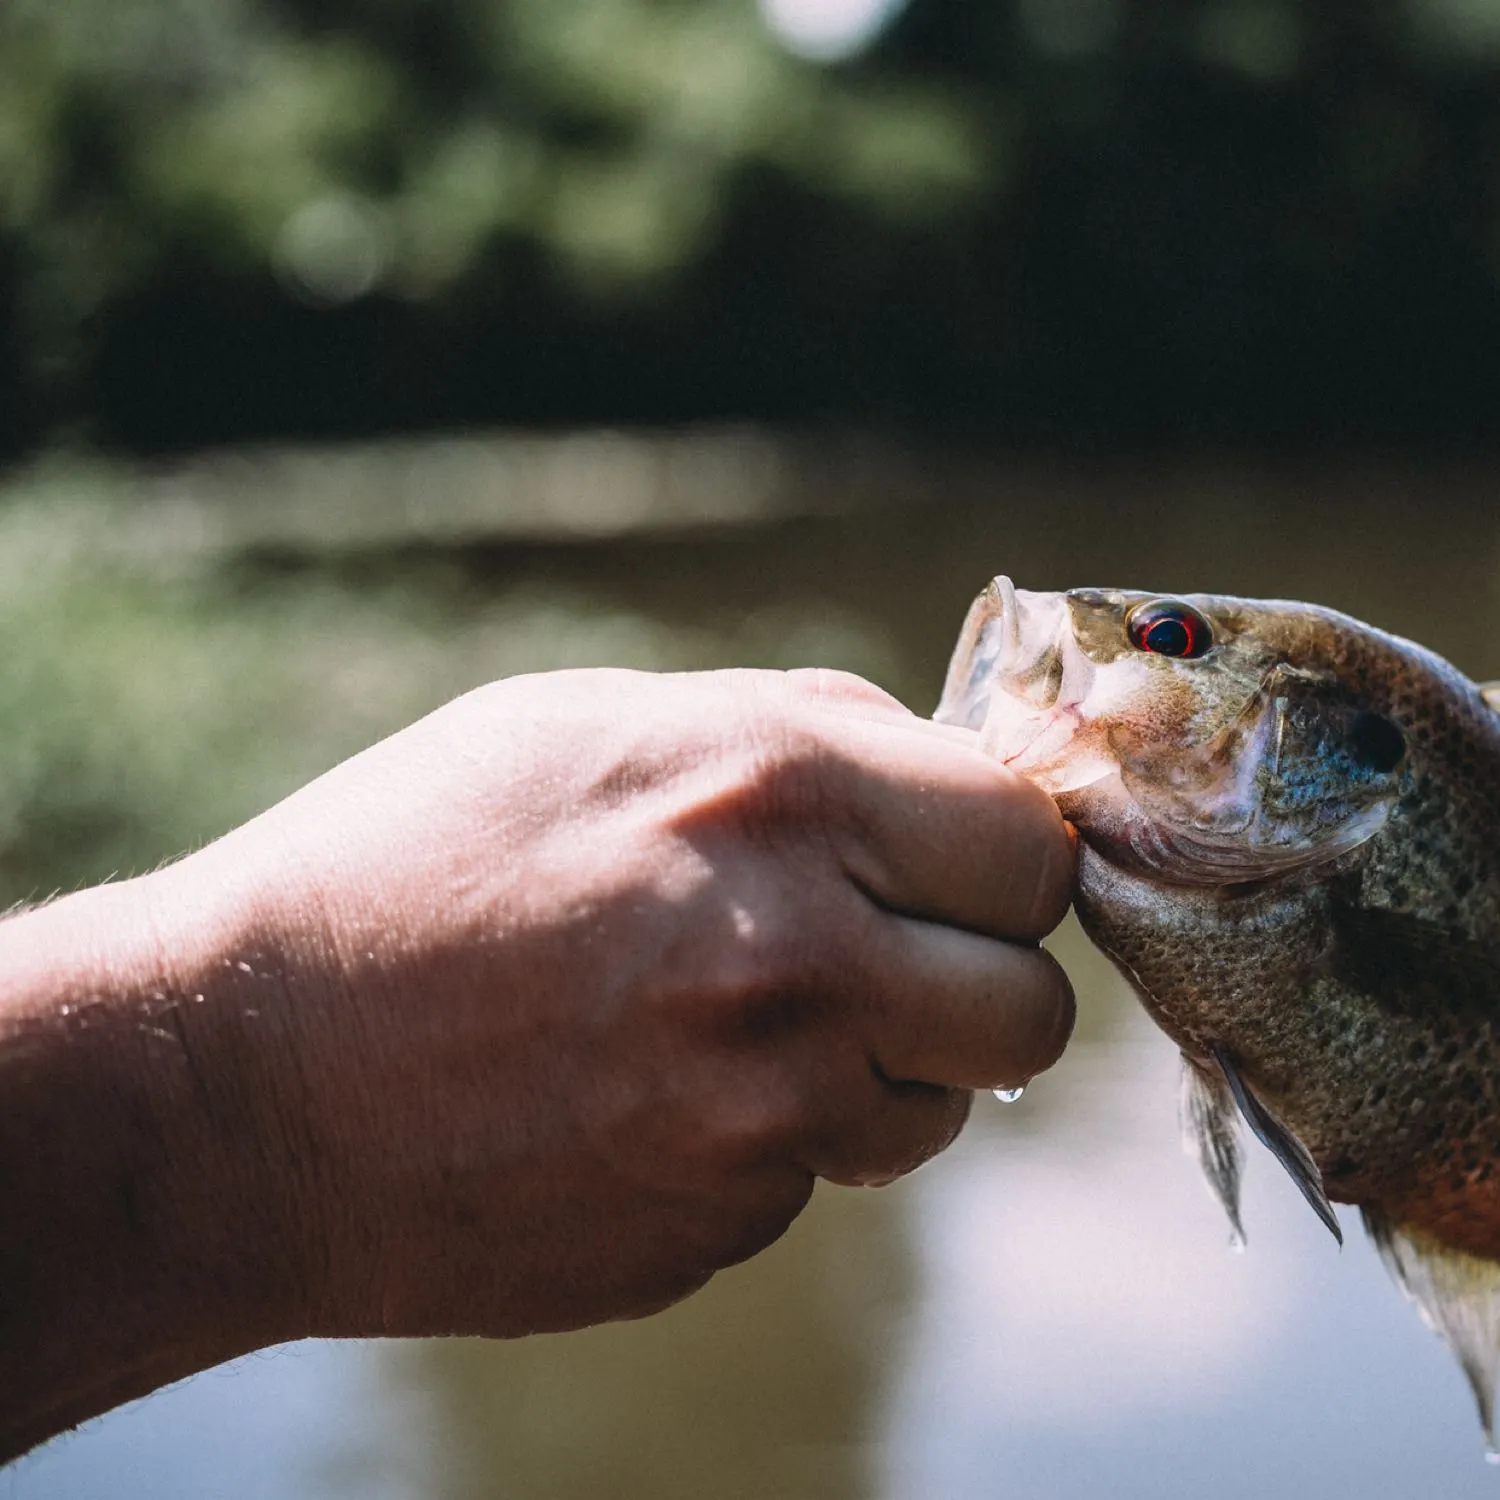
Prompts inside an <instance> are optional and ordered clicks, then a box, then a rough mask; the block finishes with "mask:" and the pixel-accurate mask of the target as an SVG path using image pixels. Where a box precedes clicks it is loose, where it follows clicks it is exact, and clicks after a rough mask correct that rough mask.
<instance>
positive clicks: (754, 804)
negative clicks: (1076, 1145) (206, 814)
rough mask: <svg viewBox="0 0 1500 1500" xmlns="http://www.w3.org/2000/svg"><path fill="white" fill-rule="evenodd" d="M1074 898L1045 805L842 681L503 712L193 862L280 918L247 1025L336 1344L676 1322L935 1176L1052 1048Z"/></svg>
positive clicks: (819, 675) (565, 697) (745, 682)
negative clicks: (852, 1204)
mask: <svg viewBox="0 0 1500 1500" xmlns="http://www.w3.org/2000/svg"><path fill="white" fill-rule="evenodd" d="M194 867H196V868H194ZM1071 876H1072V849H1071V846H1070V844H1069V841H1068V839H1067V837H1066V835H1065V833H1064V829H1063V825H1062V823H1061V821H1060V819H1059V817H1058V815H1057V813H1056V811H1055V809H1054V807H1053V805H1052V803H1051V802H1050V801H1049V800H1048V799H1047V798H1046V797H1044V796H1043V795H1041V794H1040V793H1038V792H1036V791H1035V790H1034V789H1033V788H1032V787H1031V786H1030V785H1029V784H1027V783H1026V782H1024V781H1022V780H1020V779H1019V778H1017V777H1014V776H1013V775H1011V774H1010V773H1008V772H1007V771H1005V770H1004V768H1003V767H1000V766H998V765H996V764H995V763H994V762H992V761H990V760H988V759H987V758H986V757H984V756H983V755H982V754H981V753H980V752H979V751H978V749H977V748H976V747H975V745H974V743H973V740H972V738H971V737H970V736H969V735H968V734H967V733H965V732H963V731H957V730H953V729H949V728H944V727H940V726H937V725H934V724H931V723H929V722H927V721H925V720H921V719H918V718H916V717H914V716H913V715H911V714H910V713H909V712H907V710H905V709H904V708H902V707H901V706H900V705H899V704H898V703H896V702H895V700H893V699H891V698H889V697H888V696H887V695H885V694H884V693H882V692H880V691H879V690H878V689H875V688H872V687H870V686H869V685H868V684H866V683H863V682H861V681H860V680H858V679H856V678H851V677H846V676H843V675H840V674H832V673H823V672H798V673H790V674H780V673H753V672H732V673H718V674H711V675H699V676H675V677H655V676H649V675H643V674H634V673H626V672H607V671H591V672H574V673H560V674H554V675H548V676H539V677H530V678H519V679H512V680H510V681H506V682H501V683H498V684H495V685H493V686H490V687H487V688H483V689H480V690H479V691H478V692H475V693H472V694H469V695H468V696H466V697H464V698H462V699H459V700H458V701H457V702H455V703H453V704H450V705H449V706H448V707H446V708H444V709H442V710H440V711H439V712H437V713H436V714H434V715H432V716H431V717H429V718H427V719H425V720H423V721H422V722H421V723H419V724H417V725H415V726H413V727H412V728H410V729H408V730H406V731H405V732H403V733H401V734H398V735H396V736H394V737H393V738H391V739H389V740H387V741H385V742H383V743H382V744H380V745H377V746H376V747H374V748H373V749H372V750H370V751H368V752H366V753H365V754H363V755H360V756H358V757H356V758H355V759H354V760H352V761H350V762H348V763H346V764H345V765H343V766H340V767H339V768H337V769H336V770H335V771H333V772H332V773H330V774H329V775H328V776H326V777H324V778H322V779H321V780H319V781H318V782H315V783H314V784H312V785H311V786H309V787H307V788H305V789H304V790H303V791H301V792H299V793H298V794H296V795H295V796H293V797H292V798H290V799H288V800H287V801H286V802H284V803H282V804H281V805H279V806H278V807H276V808H274V809H273V810H272V811H271V812H269V813H267V814H266V815H265V816H263V817H262V818H260V819H258V820H256V821H255V822H254V823H252V824H250V825H248V826H247V827H246V828H244V829H242V830H240V831H239V832H238V833H236V834H235V835H233V836H231V837H230V838H229V839H226V840H224V841H222V842H221V843H220V844H218V845H215V846H212V847H211V848H210V849H208V850H205V851H203V852H202V853H201V854H199V855H196V856H194V857H193V858H192V859H190V860H188V861H186V862H185V863H184V864H183V865H181V866H179V867H177V879H178V880H181V879H183V878H190V879H192V880H193V881H194V882H195V884H196V885H197V886H198V887H199V889H203V888H205V886H206V887H207V888H208V889H215V888H219V889H222V890H224V891H226V892H234V893H244V892H247V891H251V890H253V891H255V892H256V896H255V898H254V899H255V900H256V901H257V904H258V905H259V908H260V910H261V913H262V916H261V935H260V936H259V937H258V941H257V943H256V945H255V946H256V949H257V951H256V952H255V953H254V954H252V955H251V956H250V962H251V964H252V966H253V968H254V970H255V972H256V973H257V974H258V975H260V974H264V975H265V976H267V977H266V978H265V980H264V981H262V982H261V983H260V984H259V986H258V989H259V990H261V991H264V992H265V993H262V994H259V997H258V999H257V1001H256V1005H255V1007H254V1008H255V1009H256V1010H257V1011H258V1012H259V1014H258V1016H257V1017H256V1018H255V1020H254V1022H253V1024H251V1023H247V1022H246V1021H245V1020H244V1018H243V1015H241V1016H239V1017H238V1018H237V1019H236V1020H235V1021H234V1026H235V1028H236V1029H241V1028H244V1027H245V1026H247V1025H250V1029H251V1030H252V1031H253V1032H254V1033H255V1034H256V1035H259V1036H266V1035H276V1034H280V1036H281V1039H282V1041H281V1044H282V1045H283V1046H285V1047H287V1048H289V1049H290V1048H295V1050H296V1052H297V1054H298V1056H297V1059H296V1064H295V1066H293V1065H292V1060H291V1059H290V1058H288V1059H287V1060H286V1061H287V1066H286V1067H285V1068H282V1069H277V1070H273V1072H272V1074H271V1075H270V1076H271V1077H272V1078H273V1079H274V1081H275V1087H274V1090H273V1091H272V1093H271V1095H270V1097H269V1098H268V1101H267V1102H268V1105H269V1106H270V1108H271V1109H272V1110H273V1111H274V1118H273V1121H272V1134H273V1138H276V1139H280V1140H284V1141H287V1142H296V1143H300V1144H299V1146H298V1149H297V1150H296V1152H295V1154H294V1155H293V1156H292V1157H291V1158H290V1159H288V1160H285V1161H284V1162H282V1163H281V1164H280V1166H279V1168H278V1170H279V1171H280V1172H282V1173H285V1174H288V1176H287V1179H286V1181H287V1183H288V1184H289V1185H292V1190H291V1192H290V1197H289V1203H290V1204H291V1205H292V1207H293V1209H294V1211H295V1212H296V1213H297V1214H299V1215H301V1216H302V1219H303V1223H302V1227H301V1230H300V1234H301V1237H302V1238H303V1239H304V1240H305V1242H306V1245H305V1248H306V1252H307V1264H309V1265H313V1266H316V1267H318V1268H320V1274H318V1275H316V1276H313V1277H311V1278H310V1281H309V1286H308V1290H309V1292H310V1293H311V1307H310V1309H309V1313H310V1316H311V1318H312V1319H313V1322H314V1324H315V1327H316V1330H317V1331H321V1332H327V1333H339V1334H351V1333H357V1334H376V1333H379V1334H418V1333H434V1332H464V1333H488V1334H515V1333H525V1332H531V1331H535V1330H542V1329H558V1328H565V1327H572V1326H577V1325H582V1324H587V1323H592V1322H597V1321H600V1320H603V1319H608V1318H616V1317H622V1316H631V1315H637V1314H641V1313H645V1312H649V1311H652V1310H654V1309H657V1308H660V1307H662V1306H664V1305H666V1304H668V1303H670V1302H672V1301H674V1300H676V1299H677V1298H679V1297H681V1296H683V1295H685V1294H686V1293H687V1292H689V1291H691V1290H692V1289H694V1288H695V1287H697V1286H699V1285H701V1284H702V1283H703V1282H704V1281H705V1280H707V1278H708V1277H709V1276H710V1275H711V1274H712V1273H713V1272H714V1271H715V1270H717V1269H718V1268H720V1267H722V1266H726V1265H728V1264H730V1263H732V1262H734V1261H738V1260H740V1259H742V1258H744V1257H746V1256H748V1255H750V1254H753V1253H754V1252H755V1251H757V1250H759V1249H761V1248H762V1247H764V1246H765V1245H766V1244H768V1243H769V1242H771V1241H772V1240H774V1239H775V1238H776V1237H777V1236H778V1235H779V1234H781V1233H782V1231H783V1230H784V1229H785V1228H786V1227H787V1225H788V1224H789V1223H790V1221H791V1220H792V1219H793V1217H794V1216H795V1215H796V1214H797V1212H798V1211H799V1210H800V1209H801V1208H802V1206H803V1204H804V1203H805V1202H806V1200H807V1197H808V1195H809V1193H810V1192H811V1190H812V1184H813V1180H814V1178H815V1177H819V1176H821V1177H826V1178H828V1179H830V1180H831V1181H834V1182H841V1183H873V1182H881V1181H886V1180H889V1179H891V1178H893V1177H895V1176H897V1175H899V1174H901V1173H903V1172H906V1171H908V1170H910V1169H911V1168H912V1167H914V1166H916V1165H917V1164H918V1163H920V1162H921V1161H923V1160H925V1159H926V1158H927V1157H929V1156H931V1155H932V1154H933V1153H934V1152H936V1151H938V1150H940V1149H941V1148H942V1147H943V1146H944V1145H946V1144H947V1143H948V1142H949V1141H950V1140H951V1139H952V1138H953V1136H954V1135H955V1134H956V1133H957V1131H958V1129H959V1127H960V1126H961V1124H962V1122H963V1120H964V1118H965V1115H966V1113H967V1110H968V1105H969V1094H968V1092H967V1090H969V1089H971V1088H976V1087H987V1086H994V1085H1015V1084H1018V1083H1021V1082H1023V1081H1025V1080H1026V1079H1027V1078H1029V1077H1030V1076H1031V1075H1032V1074H1034V1073H1036V1072H1039V1071H1040V1070H1041V1069H1043V1068H1045V1067H1047V1066H1049V1065H1050V1064H1051V1063H1052V1062H1053V1061H1054V1060H1055V1059H1056V1057H1057V1056H1058V1054H1059V1052H1060V1051H1061V1049H1062V1046H1063V1044H1064V1041H1065V1039H1066V1037H1067V1035H1068V1033H1069V1030H1070V1028H1071V1024H1072V999H1071V994H1070V991H1069V989H1068V986H1067V982H1066V980H1065V979H1064V977H1063V975H1062V972H1061V970H1060V969H1059V968H1058V967H1057V965H1056V964H1055V963H1054V961H1053V960H1052V959H1051V958H1050V957H1049V956H1048V955H1046V954H1045V953H1043V952H1042V951H1041V950H1040V949H1038V948H1037V947H1036V946H1035V944H1036V941H1037V940H1038V939H1039V938H1040V937H1041V936H1042V935H1043V934H1044V933H1045V932H1047V931H1048V930H1050V929H1051V928H1052V927H1053V926H1054V925H1055V923H1056V922H1057V921H1058V920H1059V919H1060V918H1061V916H1062V913H1063V911H1064V909H1065V907H1066V904H1067V900H1068V895H1069V891H1070V887H1071ZM268 893H269V894H268ZM232 899H234V900H237V901H243V900H245V899H247V898H246V897H245V896H244V895H242V894H240V895H235V896H233V897H232ZM256 992H257V986H255V985H252V984H251V983H250V982H248V981H245V982H241V983H240V984H238V985H237V986H236V987H235V990H234V993H235V997H236V998H235V1000H234V1001H233V1004H234V1005H237V1006H239V1007H240V1008H241V1011H243V1009H244V1008H246V1007H248V1005H249V1001H248V999H247V998H246V997H247V996H248V995H253V994H256ZM209 1019H211V1018H208V1017H205V1018H204V1020H205V1021H208V1020H209ZM246 1045H248V1043H246ZM226 1066H232V1064H226ZM210 1087H212V1083H210Z"/></svg>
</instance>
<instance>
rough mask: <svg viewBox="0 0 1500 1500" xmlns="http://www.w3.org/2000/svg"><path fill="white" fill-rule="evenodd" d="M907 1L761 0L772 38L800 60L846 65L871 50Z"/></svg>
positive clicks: (762, 14) (761, 10) (763, 15)
mask: <svg viewBox="0 0 1500 1500" xmlns="http://www.w3.org/2000/svg"><path fill="white" fill-rule="evenodd" d="M905 5H906V0H760V14H761V19H762V20H763V21H764V22H765V24H766V26H767V28H768V29H769V30H770V32H771V34H772V36H774V37H775V38H776V40H777V41H778V42H780V43H781V45H782V46H783V47H785V48H786V50H787V51H788V52H792V53H795V54H796V55H797V56H798V57H805V58H807V59H809V60H810V61H812V62H822V63H833V62H842V61H843V60H844V59H845V58H848V57H853V56H854V55H855V54H856V53H857V52H861V51H863V50H864V48H866V47H868V46H869V45H870V43H871V42H873V41H874V40H875V38H876V37H878V36H879V35H880V33H881V32H882V31H884V30H885V28H886V27H887V26H888V25H890V23H891V22H892V21H893V20H894V19H895V17H896V16H897V14H898V13H899V12H900V11H901V10H903V9H904V8H905Z"/></svg>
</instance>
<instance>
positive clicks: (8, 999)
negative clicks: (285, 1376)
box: [0, 856, 306, 1452]
mask: <svg viewBox="0 0 1500 1500" xmlns="http://www.w3.org/2000/svg"><path fill="white" fill-rule="evenodd" d="M196 858H197V857H196V856H195V857H194V859H196ZM207 874H208V872H207V871H206V870H205V869H204V868H203V867H202V866H199V865H195V864H194V861H193V860H188V861H184V862H183V863H182V864H181V865H178V866H174V867H171V868H169V869H166V870H162V871H160V872H157V873H156V874H153V875H150V876H146V877H143V878H141V879H138V880H132V881H125V882H121V883H118V884H114V885H109V886H104V887H100V888H97V889H94V890H89V891H84V892H80V893H79V894H78V895H76V896H71V897H67V898H65V899H63V900H61V901H58V902H55V903H53V904H52V905H50V906H48V907H45V908H42V909H40V910H37V911H34V912H29V913H25V914H22V915H20V916H18V917H14V918H12V919H10V920H8V921H6V922H5V923H3V924H0V1121H3V1128H0V1285H4V1286H5V1287H6V1289H7V1291H6V1296H5V1298H4V1299H3V1302H0V1309H3V1310H0V1320H3V1323H4V1325H5V1326H4V1328H3V1332H0V1411H3V1412H5V1413H6V1414H7V1416H6V1418H5V1419H4V1421H3V1425H0V1445H3V1448H4V1450H5V1451H6V1452H16V1451H20V1449H21V1448H24V1447H25V1446H28V1445H29V1444H30V1443H31V1442H34V1441H39V1440H41V1439H42V1438H44V1437H46V1436H48V1435H50V1433H51V1432H53V1431H56V1430H58V1429H59V1428H60V1427H62V1426H64V1425H69V1424H71V1423H74V1422H77V1421H80V1420H82V1419H83V1418H85V1417H87V1416H90V1415H92V1414H94V1412H96V1411H99V1410H103V1409H105V1408H106V1407H108V1406H110V1405H114V1404H116V1403H117V1402H119V1401H121V1400H125V1399H128V1398H129V1397H131V1396H134V1395H139V1394H143V1393H144V1392H145V1391H148V1390H150V1389H152V1388H154V1387H155V1386H157V1385H160V1384H163V1383H165V1382H166V1381H169V1380H173V1379H177V1378H180V1377H181V1376H183V1375H186V1374H189V1373H191V1372H192V1371H194V1370H197V1369H200V1368H203V1367H205V1366H207V1365H210V1364H214V1363H217V1362H219V1361H221V1360H223V1359H226V1358H229V1357H232V1356H233V1355H235V1354H239V1353H243V1352H246V1351H247V1350H249V1349H253V1348H256V1347H260V1346H262V1345H264V1344H267V1343H272V1342H278V1341H280V1340H283V1339H286V1338H291V1337H296V1336H298V1335H299V1334H300V1333H302V1332H304V1331H305V1326H304V1325H305V1322H306V1312H305V1307H304V1306H303V1305H302V1300H301V1299H302V1289H303V1285H304V1282H305V1276H304V1274H303V1263H302V1258H303V1251H302V1249H301V1245H300V1239H299V1225H298V1218H297V1214H296V1205H295V1198H294V1195H293V1194H292V1193H291V1192H289V1190H288V1183H289V1181H290V1180H291V1179H292V1178H293V1177H294V1174H292V1173H290V1172H289V1171H288V1161H289V1153H288V1149H287V1148H288V1142H287V1141H286V1140H285V1138H284V1137H283V1136H282V1135H281V1134H280V1133H279V1129H278V1110H277V1108H276V1104H275V1095H276V1092H277V1089H278V1087H279V1082H278V1080H279V1079H280V1078H281V1077H282V1076H283V1075H284V1071H285V1063H284V1060H283V1058H282V1056H281V1054H280V1049H279V1047H278V1038H277V1036H276V1034H275V1031H274V1029H271V1030H262V1029H258V1027H257V1022H258V1020H259V1019H260V1018H259V1016H258V1015H257V1014H255V1013H256V1012H257V1011H260V1010H262V1009H263V1006H262V1004H261V1003H258V1002H261V1001H262V1000H263V999H264V998H268V997H262V996H260V995H259V994H257V992H256V986H257V985H259V986H261V987H263V988H269V987H270V986H271V985H272V984H275V983H276V982H277V981H276V980H274V979H272V978H270V977H266V978H262V977H261V974H258V973H257V972H256V971H255V969H254V959H253V958H251V957H250V955H257V956H258V957H259V958H260V959H261V961H262V965H263V968H262V971H261V972H262V973H264V974H265V975H267V976H270V975H272V974H274V972H275V966H274V963H272V962H270V961H268V960H269V959H270V955H268V954H266V953H264V952H263V951H261V950H259V949H258V948H257V944H256V936H257V930H256V929H257V922H256V918H255V914H254V912H253V910H252V909H251V907H250V906H249V904H248V903H245V902H243V901H241V900H239V899H237V897H236V895H235V893H234V891H233V890H232V889H230V888H227V887H226V886H225V885H224V884H223V883H221V882H217V881H215V880H213V879H210V878H205V877H206V875H207ZM244 965H250V966H251V967H250V969H249V970H248V971H247V969H246V968H245V967H242V966H244ZM273 1009H274V1007H273ZM101 1314H102V1316H101Z"/></svg>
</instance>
